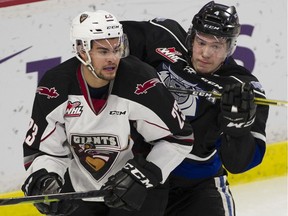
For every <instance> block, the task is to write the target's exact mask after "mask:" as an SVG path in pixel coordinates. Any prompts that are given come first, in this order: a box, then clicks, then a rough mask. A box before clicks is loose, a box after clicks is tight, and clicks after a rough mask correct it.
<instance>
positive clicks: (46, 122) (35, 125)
mask: <svg viewBox="0 0 288 216" xmlns="http://www.w3.org/2000/svg"><path fill="white" fill-rule="evenodd" d="M57 72H60V71H48V72H46V74H45V75H44V77H43V78H42V80H41V81H40V83H39V85H38V87H37V90H36V94H35V98H34V103H33V109H32V116H31V120H30V123H29V129H28V131H27V134H26V138H25V141H24V143H23V150H24V166H25V169H26V170H28V171H29V172H31V173H32V172H35V171H37V170H38V169H40V168H43V167H45V168H46V169H47V171H48V172H55V173H58V174H59V175H60V176H63V175H64V172H65V171H66V167H67V164H68V161H69V160H70V159H69V157H68V156H69V152H70V151H69V145H68V144H67V143H66V135H65V130H64V113H65V109H66V101H67V95H68V92H67V91H68V87H67V86H66V85H69V84H68V83H69V78H68V77H65V76H59V75H58V74H59V73H57ZM59 144H60V145H59Z"/></svg>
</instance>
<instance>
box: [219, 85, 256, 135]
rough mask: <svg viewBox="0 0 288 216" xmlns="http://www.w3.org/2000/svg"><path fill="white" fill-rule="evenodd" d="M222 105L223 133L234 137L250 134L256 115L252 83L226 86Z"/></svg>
mask: <svg viewBox="0 0 288 216" xmlns="http://www.w3.org/2000/svg"><path fill="white" fill-rule="evenodd" d="M220 103H221V111H222V113H221V120H220V121H221V125H222V129H223V132H224V133H225V134H228V135H230V136H234V137H237V136H242V135H245V134H246V133H248V132H249V131H250V129H251V126H252V124H253V122H254V120H255V113H256V105H255V103H254V91H253V87H252V85H251V84H250V83H242V84H241V83H237V84H232V85H226V86H225V87H224V91H223V93H222V96H221V102H220Z"/></svg>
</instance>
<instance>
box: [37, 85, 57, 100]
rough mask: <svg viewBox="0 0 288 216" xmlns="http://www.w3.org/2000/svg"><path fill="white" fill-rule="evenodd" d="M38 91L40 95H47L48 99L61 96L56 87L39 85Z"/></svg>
mask: <svg viewBox="0 0 288 216" xmlns="http://www.w3.org/2000/svg"><path fill="white" fill-rule="evenodd" d="M36 92H37V93H38V94H40V95H46V96H47V98H48V99H51V98H57V97H58V96H59V94H58V93H57V90H56V89H55V87H52V88H47V87H44V86H39V87H38V88H37V91H36Z"/></svg>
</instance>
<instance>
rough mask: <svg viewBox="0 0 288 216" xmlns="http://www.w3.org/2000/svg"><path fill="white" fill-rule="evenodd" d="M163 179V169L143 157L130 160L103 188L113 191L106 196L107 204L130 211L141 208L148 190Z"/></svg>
mask: <svg viewBox="0 0 288 216" xmlns="http://www.w3.org/2000/svg"><path fill="white" fill-rule="evenodd" d="M161 181H162V173H161V170H160V169H159V168H158V167H157V166H156V165H154V164H153V163H151V162H148V161H146V160H145V159H144V158H142V157H140V156H139V157H135V158H134V159H131V160H129V161H128V162H127V163H126V165H125V166H124V167H123V169H122V170H120V171H119V172H117V173H116V174H115V175H113V176H111V177H110V178H109V179H108V181H107V182H106V184H105V185H104V187H103V189H104V190H105V189H107V190H110V191H111V193H110V194H108V195H106V196H105V197H104V201H105V203H106V205H107V206H109V207H111V208H120V209H125V210H128V211H134V210H139V209H140V208H141V206H142V204H143V203H144V201H145V199H146V196H147V190H148V189H149V188H153V187H155V186H157V185H158V184H159V183H160V182H161Z"/></svg>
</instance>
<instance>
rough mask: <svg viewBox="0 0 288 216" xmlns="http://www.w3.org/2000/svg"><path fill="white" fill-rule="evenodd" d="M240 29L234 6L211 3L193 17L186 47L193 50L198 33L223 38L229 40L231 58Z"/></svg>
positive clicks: (228, 51)
mask: <svg viewBox="0 0 288 216" xmlns="http://www.w3.org/2000/svg"><path fill="white" fill-rule="evenodd" d="M240 29H241V26H240V24H239V18H238V14H237V12H236V8H235V7H234V6H230V7H229V6H226V5H222V4H218V3H215V2H214V1H211V2H209V3H207V4H206V5H204V6H203V7H202V8H201V9H200V11H199V12H198V13H197V14H196V15H195V16H194V17H193V20H192V25H191V26H190V28H189V30H188V34H187V38H186V45H187V47H188V49H189V50H191V48H192V42H193V39H194V37H195V32H196V31H198V32H202V33H205V34H210V35H214V36H216V37H223V38H227V43H229V44H228V50H227V53H228V54H227V56H230V55H232V54H233V52H234V51H235V49H236V42H237V37H238V36H239V34H240Z"/></svg>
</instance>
